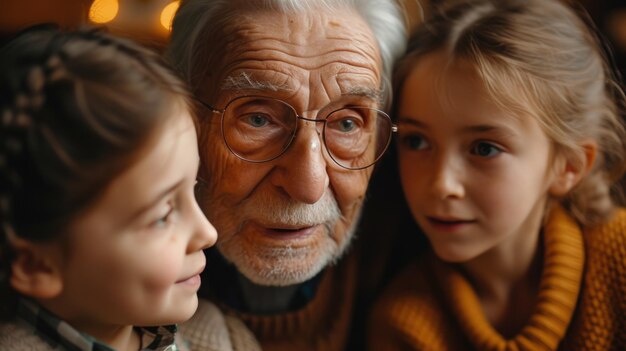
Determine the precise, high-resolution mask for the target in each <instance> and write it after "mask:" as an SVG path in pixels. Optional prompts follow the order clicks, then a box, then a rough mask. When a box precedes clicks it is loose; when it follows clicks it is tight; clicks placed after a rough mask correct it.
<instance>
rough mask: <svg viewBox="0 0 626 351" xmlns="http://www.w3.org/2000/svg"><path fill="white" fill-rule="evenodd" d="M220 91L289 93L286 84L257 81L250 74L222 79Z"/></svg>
mask: <svg viewBox="0 0 626 351" xmlns="http://www.w3.org/2000/svg"><path fill="white" fill-rule="evenodd" d="M221 88H222V90H270V91H286V92H291V91H293V89H291V88H290V87H289V86H288V85H287V84H280V85H277V84H274V83H272V82H268V81H263V82H262V81H258V80H256V79H254V78H253V77H252V76H251V75H250V74H248V73H246V72H241V74H240V75H238V76H228V77H226V79H224V82H223V83H222V86H221Z"/></svg>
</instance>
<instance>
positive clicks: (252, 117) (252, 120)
mask: <svg viewBox="0 0 626 351" xmlns="http://www.w3.org/2000/svg"><path fill="white" fill-rule="evenodd" d="M243 120H244V121H245V122H246V123H248V124H249V125H251V126H253V127H256V128H260V127H265V126H266V125H267V124H269V117H268V116H267V115H265V114H261V113H254V114H249V115H247V116H244V118H243Z"/></svg>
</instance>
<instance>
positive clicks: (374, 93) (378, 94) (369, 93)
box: [341, 86, 383, 103]
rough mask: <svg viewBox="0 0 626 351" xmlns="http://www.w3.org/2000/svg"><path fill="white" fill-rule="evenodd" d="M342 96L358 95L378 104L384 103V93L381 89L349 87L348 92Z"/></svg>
mask: <svg viewBox="0 0 626 351" xmlns="http://www.w3.org/2000/svg"><path fill="white" fill-rule="evenodd" d="M341 95H356V96H364V97H368V98H370V99H372V100H374V101H376V102H379V103H380V102H382V98H383V92H382V91H381V90H380V89H375V88H368V87H360V86H354V87H349V88H348V89H347V91H346V92H344V93H342V94H341Z"/></svg>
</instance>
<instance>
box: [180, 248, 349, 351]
mask: <svg viewBox="0 0 626 351" xmlns="http://www.w3.org/2000/svg"><path fill="white" fill-rule="evenodd" d="M356 258H357V257H356V256H355V255H348V256H347V257H344V259H342V260H341V261H340V263H339V264H338V265H337V266H333V267H329V268H327V269H326V270H325V271H324V272H323V273H322V274H323V276H322V278H321V281H320V283H319V286H318V288H317V292H316V294H315V297H314V298H313V299H312V300H311V301H310V302H309V303H308V304H307V305H305V306H304V307H303V308H301V309H299V310H296V311H293V312H289V313H284V314H274V315H253V314H246V313H241V312H237V311H234V310H230V309H228V307H225V306H220V310H221V311H220V314H221V315H223V317H222V318H221V319H220V320H219V321H218V322H219V323H214V322H211V321H207V320H206V318H205V317H204V316H205V315H208V316H215V311H210V313H206V312H203V311H202V310H201V309H199V310H198V312H197V313H196V315H195V316H194V317H193V318H192V319H191V320H190V321H188V322H187V323H184V324H182V325H181V326H180V332H181V334H182V336H183V337H184V338H185V340H187V341H189V342H190V344H191V350H192V351H206V350H220V348H219V347H218V346H217V345H228V347H226V348H223V349H224V350H234V351H254V350H258V346H257V344H256V342H257V341H256V340H258V343H259V344H260V346H261V348H262V350H263V351H309V350H310V351H314V350H316V351H317V350H319V351H322V350H323V351H339V350H343V348H344V347H345V344H346V341H347V338H348V333H349V331H350V330H349V326H350V320H351V314H352V310H353V299H354V293H355V287H356ZM206 304H207V303H206V302H203V303H202V305H201V306H205V305H206ZM208 305H211V304H210V303H209V304H208ZM211 320H213V321H214V320H215V318H214V317H211ZM223 320H224V321H225V322H226V323H224V322H222V321H223ZM237 321H243V323H245V326H247V328H248V329H245V327H244V328H243V329H242V328H241V327H242V326H243V324H241V323H240V322H238V323H234V322H237ZM216 325H226V328H215V326H216ZM233 326H238V328H236V329H235V328H233ZM217 329H219V331H218V330H217ZM244 329H245V330H244ZM250 332H252V334H254V336H252V334H251V333H250ZM251 336H252V338H254V337H256V340H252V339H251ZM222 347H223V346H222Z"/></svg>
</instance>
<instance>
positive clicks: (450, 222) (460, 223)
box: [427, 217, 476, 231]
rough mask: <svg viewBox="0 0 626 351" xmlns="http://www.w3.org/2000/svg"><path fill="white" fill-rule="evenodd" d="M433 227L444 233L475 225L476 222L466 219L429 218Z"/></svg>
mask: <svg viewBox="0 0 626 351" xmlns="http://www.w3.org/2000/svg"><path fill="white" fill-rule="evenodd" d="M427 219H428V222H429V223H430V225H431V226H433V227H434V228H436V229H439V230H443V231H456V230H459V229H460V228H461V227H464V226H466V225H468V224H472V223H475V222H476V221H475V220H465V219H442V218H437V217H427Z"/></svg>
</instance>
